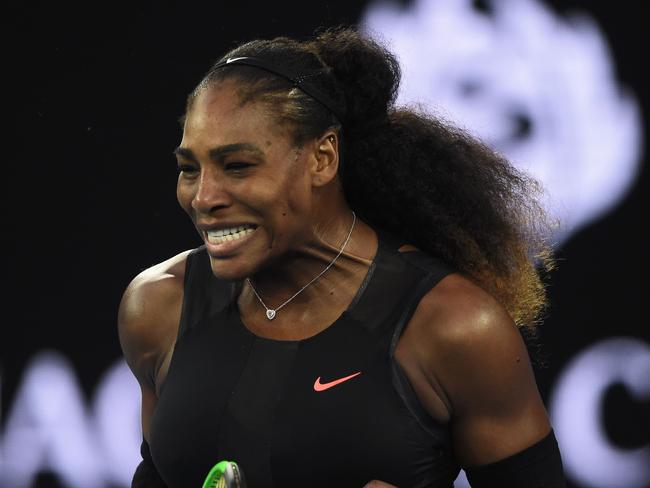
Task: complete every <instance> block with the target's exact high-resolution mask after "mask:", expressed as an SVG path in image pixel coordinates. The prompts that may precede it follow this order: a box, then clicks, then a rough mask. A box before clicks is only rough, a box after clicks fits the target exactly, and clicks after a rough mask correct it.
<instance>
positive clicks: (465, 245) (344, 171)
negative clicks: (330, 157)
mask: <svg viewBox="0 0 650 488" xmlns="http://www.w3.org/2000/svg"><path fill="white" fill-rule="evenodd" d="M243 56H251V57H258V58H261V59H264V60H265V61H267V62H270V63H275V64H277V65H279V66H283V67H284V68H288V69H290V70H297V71H298V72H301V71H303V72H310V73H312V72H316V76H312V77H311V81H312V82H313V83H318V86H319V89H320V90H321V91H322V92H323V93H325V94H326V95H327V96H328V97H329V98H330V99H331V100H332V101H334V102H335V103H337V105H340V106H342V107H345V108H346V115H345V118H344V120H339V119H338V118H337V117H336V116H335V115H334V114H333V113H332V112H330V111H329V110H328V109H327V108H325V107H324V106H323V105H322V104H321V103H319V102H318V101H317V100H315V99H314V98H312V97H311V96H309V95H307V94H306V93H304V92H303V91H302V90H300V89H299V88H296V87H295V86H294V85H292V83H291V82H290V81H288V80H287V79H285V78H282V77H279V76H276V75H274V74H271V73H269V72H267V71H265V70H262V69H258V68H255V67H250V66H242V65H232V66H228V67H226V68H223V67H221V68H218V69H214V66H216V65H217V64H219V62H221V61H223V60H225V59H228V58H234V57H243ZM214 66H213V68H212V69H210V70H209V71H208V73H207V74H206V75H205V77H204V79H203V80H202V82H201V83H200V84H199V85H198V86H197V88H196V89H195V90H194V91H193V92H192V93H191V94H190V96H189V97H188V104H187V109H186V110H189V109H190V108H191V105H192V102H193V100H194V98H195V97H196V94H197V93H198V92H199V91H200V90H201V89H202V88H203V87H205V86H212V85H214V84H215V83H217V82H219V81H222V80H224V79H233V78H234V79H236V80H237V81H238V86H239V87H240V88H239V95H240V99H241V103H242V105H243V104H245V103H248V102H251V101H262V102H265V103H266V106H267V107H268V109H269V113H270V114H271V115H272V116H273V117H275V118H276V119H277V121H278V122H279V123H282V124H286V125H287V127H289V129H290V130H291V134H292V135H293V138H294V141H295V143H296V145H300V144H301V143H303V142H305V141H306V140H308V139H310V138H314V137H318V136H320V135H322V134H323V133H324V132H325V131H326V130H331V129H334V130H336V131H337V132H338V134H339V136H340V140H341V155H342V164H341V166H340V169H339V178H340V181H341V184H342V187H343V191H344V194H345V197H346V199H347V201H348V204H349V205H350V207H351V208H352V209H353V210H355V211H356V212H357V213H358V214H359V215H360V216H361V217H362V218H364V220H366V221H367V222H368V223H369V224H370V225H372V226H376V227H379V228H383V229H385V230H387V231H389V232H392V233H394V234H396V235H398V236H399V237H401V238H402V239H403V240H404V241H405V242H409V243H411V244H413V245H415V246H417V247H418V248H420V249H422V250H423V251H425V252H427V253H429V254H431V255H435V256H438V257H440V258H441V259H443V260H445V261H447V262H448V263H450V264H451V265H452V266H454V267H455V268H456V269H457V270H458V271H459V272H461V273H463V274H464V275H466V276H467V277H469V278H470V279H472V280H473V281H474V282H476V283H478V284H479V285H480V286H481V287H483V288H484V289H486V290H487V291H489V292H490V293H492V294H493V295H494V296H495V297H496V298H497V299H498V300H499V301H500V302H501V303H502V304H503V305H504V306H505V307H506V309H507V310H508V312H509V313H510V315H511V317H512V318H513V320H514V321H515V323H517V324H518V325H519V326H526V328H527V330H528V331H531V332H534V328H535V325H536V324H537V322H538V321H539V317H540V313H541V311H542V310H543V308H544V306H545V304H546V295H545V287H544V280H543V279H542V276H544V271H546V270H550V269H551V267H552V264H553V261H552V257H551V251H550V248H549V246H548V245H547V244H546V242H545V237H546V236H547V235H548V233H547V230H548V228H549V227H548V224H547V220H546V216H545V213H544V211H543V209H542V208H541V206H540V205H539V204H538V200H537V197H538V196H539V193H540V187H539V185H538V183H537V182H536V181H535V180H533V179H531V178H530V177H529V176H527V175H526V174H524V173H522V172H520V171H518V170H517V169H516V168H514V167H513V166H512V165H511V164H510V163H509V162H508V161H507V160H506V159H505V158H504V157H503V156H501V155H500V154H498V153H497V152H495V151H494V150H492V149H491V148H490V147H488V146H487V145H486V144H484V143H482V142H481V141H479V140H477V139H476V138H474V137H471V136H470V135H469V134H467V133H465V132H464V131H462V130H460V129H458V128H455V127H453V126H451V125H449V124H446V123H444V122H443V121H441V120H438V119H436V118H435V117H432V116H430V115H428V114H426V113H424V112H422V111H419V110H417V109H413V108H404V107H396V106H395V105H394V102H395V99H396V95H397V89H398V86H399V81H400V67H399V63H398V61H397V59H396V58H395V56H394V55H393V54H392V53H390V52H389V51H388V50H387V49H386V48H384V47H383V46H381V45H380V44H379V43H378V42H376V41H375V40H373V39H371V38H369V37H367V36H365V35H363V34H361V33H359V32H358V31H357V30H355V29H353V28H345V27H340V28H336V29H328V30H325V31H323V32H321V33H320V34H318V35H317V36H316V37H314V38H313V39H310V40H306V41H298V40H295V39H290V38H286V37H277V38H275V39H270V40H255V41H251V42H248V43H246V44H243V45H241V46H239V47H237V48H235V49H233V50H232V51H230V52H228V53H227V54H225V55H224V56H223V57H222V58H221V59H220V60H218V61H217V62H216V63H215V65H214Z"/></svg>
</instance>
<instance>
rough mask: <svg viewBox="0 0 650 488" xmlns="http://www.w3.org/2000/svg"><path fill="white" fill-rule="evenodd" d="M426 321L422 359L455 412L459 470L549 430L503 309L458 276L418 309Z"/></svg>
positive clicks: (510, 450)
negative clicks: (424, 347)
mask: <svg viewBox="0 0 650 488" xmlns="http://www.w3.org/2000/svg"><path fill="white" fill-rule="evenodd" d="M420 308H421V309H422V310H420V312H421V315H422V316H424V317H426V325H424V326H423V327H420V328H421V329H422V330H423V331H424V332H423V333H424V334H426V335H427V337H426V338H425V341H423V343H425V344H427V347H426V352H425V353H424V355H423V356H422V358H423V360H424V361H425V362H426V364H425V365H424V368H425V371H426V372H427V373H428V375H429V376H430V378H431V380H432V383H435V384H437V385H439V387H440V388H441V390H442V393H443V394H444V397H445V399H446V401H447V404H448V406H449V409H450V426H451V434H452V441H453V445H454V451H455V454H456V457H457V459H458V461H459V462H460V464H461V465H462V466H465V467H466V466H476V465H482V464H487V463H491V462H494V461H497V460H500V459H503V458H506V457H508V456H511V455H513V454H515V453H517V452H519V451H522V450H523V449H525V448H527V447H529V446H531V445H532V444H534V443H536V442H537V441H539V440H540V439H542V438H543V437H544V436H545V435H546V434H548V432H549V430H550V424H549V421H548V416H547V414H546V410H545V408H544V405H543V402H542V399H541V397H540V394H539V391H538V389H537V384H536V382H535V377H534V374H533V370H532V367H531V365H530V360H529V356H528V352H527V349H526V345H525V343H524V341H523V339H522V337H521V334H520V333H519V331H518V330H517V327H516V325H515V324H514V323H513V321H512V319H511V318H510V316H509V314H508V313H507V312H506V310H505V309H504V308H503V307H502V306H501V305H500V304H499V303H498V302H497V301H496V300H495V299H494V298H492V297H491V296H490V295H489V294H487V293H486V292H484V291H483V290H482V289H480V288H479V287H478V286H476V285H474V284H472V283H471V282H470V281H469V280H467V279H465V278H463V277H462V276H460V275H451V276H449V277H447V278H446V279H445V280H443V281H442V282H441V283H440V284H439V285H438V286H437V287H435V288H434V289H433V290H432V292H430V293H429V294H428V295H427V296H425V298H423V301H422V303H421V304H420V306H419V307H418V309H420Z"/></svg>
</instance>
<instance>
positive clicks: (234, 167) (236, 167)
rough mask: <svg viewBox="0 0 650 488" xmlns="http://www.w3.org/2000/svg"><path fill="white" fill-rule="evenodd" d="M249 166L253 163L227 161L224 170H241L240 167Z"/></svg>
mask: <svg viewBox="0 0 650 488" xmlns="http://www.w3.org/2000/svg"><path fill="white" fill-rule="evenodd" d="M249 166H253V165H252V164H250V163H241V162H237V163H228V164H226V170H235V171H237V170H242V169H245V168H248V167H249Z"/></svg>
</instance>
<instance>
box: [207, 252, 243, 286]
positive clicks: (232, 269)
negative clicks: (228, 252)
mask: <svg viewBox="0 0 650 488" xmlns="http://www.w3.org/2000/svg"><path fill="white" fill-rule="evenodd" d="M215 261H216V260H215V259H214V258H212V257H211V258H210V267H211V268H212V274H213V275H215V276H216V277H217V278H219V279H220V280H225V281H241V280H243V279H245V278H246V277H247V276H248V275H249V272H248V271H247V270H245V269H243V268H241V267H239V266H231V265H230V263H228V261H227V260H226V262H215ZM220 261H221V260H220Z"/></svg>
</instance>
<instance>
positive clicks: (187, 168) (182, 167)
mask: <svg viewBox="0 0 650 488" xmlns="http://www.w3.org/2000/svg"><path fill="white" fill-rule="evenodd" d="M176 169H178V172H179V173H193V172H194V171H198V170H197V168H196V166H192V165H191V164H178V166H177V167H176Z"/></svg>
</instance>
